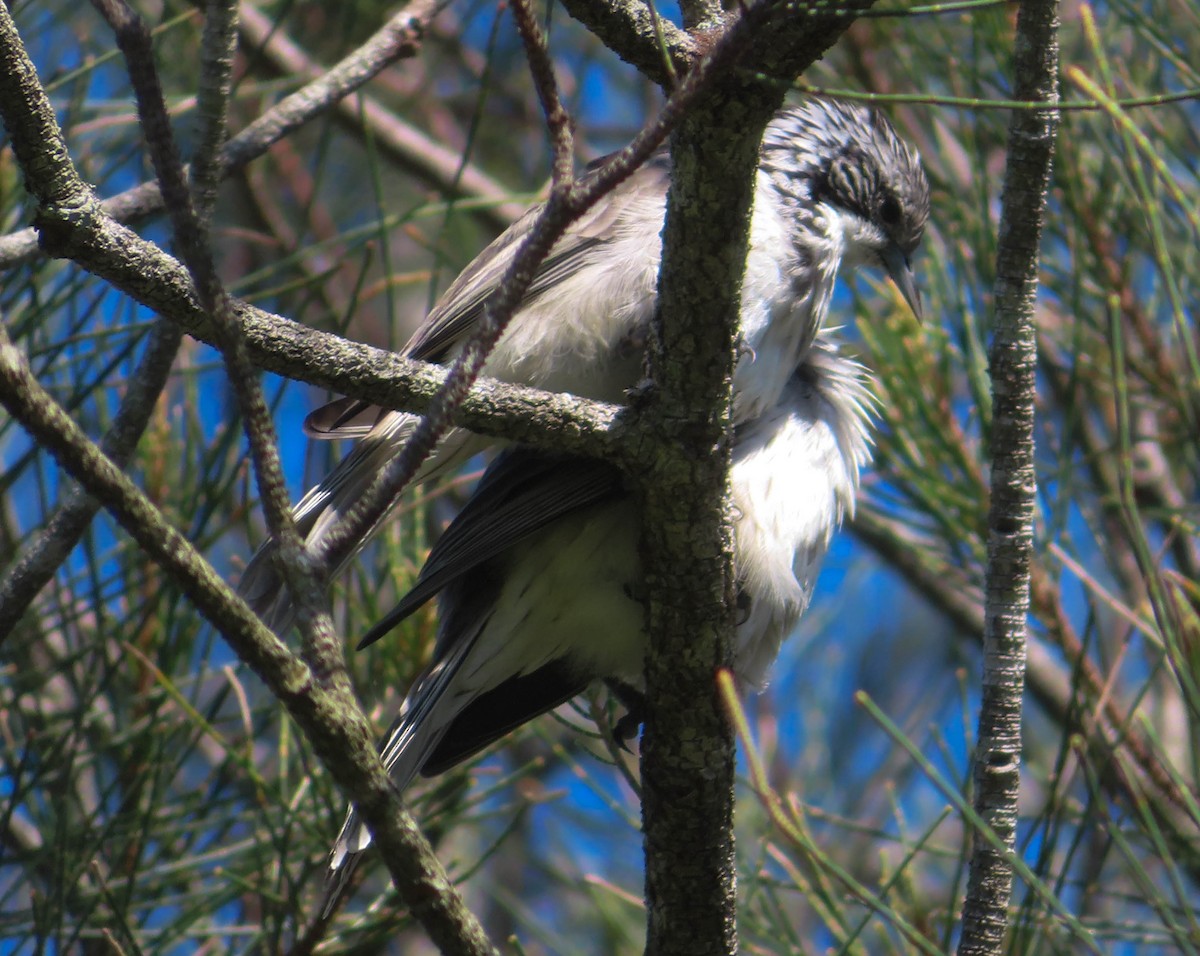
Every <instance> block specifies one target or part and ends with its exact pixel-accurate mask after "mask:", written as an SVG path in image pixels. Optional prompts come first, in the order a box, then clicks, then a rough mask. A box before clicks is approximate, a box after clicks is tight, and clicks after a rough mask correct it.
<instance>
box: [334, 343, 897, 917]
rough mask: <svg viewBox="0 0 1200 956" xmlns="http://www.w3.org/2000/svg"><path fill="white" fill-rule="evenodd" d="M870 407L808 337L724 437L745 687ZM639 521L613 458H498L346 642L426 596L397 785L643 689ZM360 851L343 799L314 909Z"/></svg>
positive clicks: (835, 497)
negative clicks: (787, 368) (795, 359)
mask: <svg viewBox="0 0 1200 956" xmlns="http://www.w3.org/2000/svg"><path fill="white" fill-rule="evenodd" d="M873 402H874V399H873V397H872V394H871V391H870V386H869V375H868V373H867V371H866V369H865V368H864V367H863V366H862V365H860V364H858V363H857V362H855V361H854V360H852V359H850V358H848V357H847V356H846V355H844V354H843V352H842V351H841V348H840V346H839V344H838V341H837V339H836V336H835V334H834V333H833V332H831V331H829V330H821V331H819V332H818V333H817V335H816V337H815V338H814V340H813V342H812V343H811V344H810V346H809V348H808V350H807V351H806V353H805V355H804V357H803V358H802V359H801V361H800V364H799V365H798V367H797V368H796V369H795V370H794V371H793V373H792V375H791V377H790V378H789V379H788V381H787V382H786V383H785V386H784V389H783V392H782V394H781V396H780V399H779V400H778V401H777V402H776V403H775V404H774V405H772V406H770V407H768V408H766V409H764V410H763V411H761V412H760V413H759V414H758V415H757V416H756V417H754V418H752V419H750V420H749V421H745V422H743V423H741V424H740V425H738V426H737V427H736V428H735V430H734V434H733V445H732V450H731V464H730V490H731V497H732V505H733V515H734V570H735V574H736V581H737V591H738V597H737V611H738V621H737V629H736V634H735V639H734V653H733V669H734V673H735V675H736V676H737V678H738V680H739V682H740V683H741V684H742V685H743V686H748V687H752V688H761V687H763V686H764V685H765V683H766V680H767V674H768V671H769V668H770V666H771V664H772V663H773V662H774V660H775V657H776V656H777V654H778V652H779V648H780V645H781V643H782V641H783V640H784V638H785V637H786V636H787V635H788V633H789V632H791V630H792V629H793V627H794V626H795V624H796V622H797V621H798V620H799V618H800V616H801V615H802V614H803V613H804V611H805V609H806V608H807V607H808V603H809V600H810V598H811V597H812V593H813V586H814V584H815V581H816V576H817V572H818V570H819V568H820V565H821V562H822V559H823V558H824V556H825V553H826V551H827V550H828V548H829V543H830V540H831V538H832V537H833V534H834V532H835V531H836V529H837V528H838V527H839V526H840V524H841V523H842V520H843V518H844V517H846V516H848V515H852V514H853V512H854V504H855V495H856V492H857V489H858V484H859V474H860V472H861V471H862V469H864V468H865V467H866V466H867V464H868V462H869V460H870V425H871V418H872V414H873ZM640 528H641V522H640V518H639V513H638V507H637V504H636V502H635V500H634V496H633V495H632V494H631V493H630V491H629V489H628V488H627V487H626V482H625V479H624V477H623V476H622V473H621V471H620V470H619V469H618V468H616V467H615V466H614V465H612V464H608V463H605V462H600V461H594V460H587V459H580V458H572V457H569V456H564V455H556V454H552V453H548V452H545V451H536V450H533V449H530V448H528V447H525V446H515V447H511V448H509V449H507V450H505V451H503V452H501V453H500V455H499V456H498V457H497V458H496V459H495V460H494V462H493V463H492V464H491V466H490V467H489V468H488V469H487V470H486V471H485V473H484V475H483V477H482V478H481V479H480V481H479V483H478V486H477V487H476V489H475V491H474V493H473V494H472V495H471V497H470V498H469V499H468V500H467V502H466V504H465V505H464V506H463V508H462V510H461V511H460V512H459V514H458V516H457V517H456V518H455V519H454V520H453V521H452V522H451V523H450V525H449V526H448V527H447V528H446V530H445V531H444V532H443V533H442V535H441V536H440V537H439V539H438V541H437V543H436V544H435V545H434V547H433V549H432V550H431V551H430V553H429V556H428V558H427V560H426V561H425V563H424V566H423V567H422V570H421V572H420V574H419V575H418V578H417V580H416V582H415V584H414V585H413V587H412V589H411V590H410V591H409V592H408V594H407V595H406V596H405V597H404V598H403V599H402V600H401V601H400V603H399V604H398V605H397V606H396V607H395V608H394V609H393V610H392V611H391V612H390V613H389V614H388V615H386V616H385V617H384V618H383V619H382V620H381V621H380V622H379V623H378V624H376V625H375V626H374V627H373V628H372V629H371V630H370V631H369V632H368V633H367V635H366V636H365V637H364V638H363V639H362V642H361V643H360V644H359V647H360V648H362V647H365V646H367V645H368V644H371V643H373V642H375V641H377V640H379V639H380V638H381V637H383V636H384V635H385V634H387V633H388V632H389V631H391V630H392V629H393V628H394V627H395V626H396V625H397V624H398V623H399V622H400V621H402V620H403V619H404V618H406V617H407V616H408V615H410V614H412V613H413V612H414V611H415V610H417V609H418V608H419V607H421V606H422V605H423V604H425V603H426V602H427V601H429V600H430V599H431V598H433V597H435V596H436V597H437V599H438V612H439V613H438V631H437V640H436V643H435V647H434V650H433V655H432V659H431V661H430V662H429V664H428V666H427V667H426V668H425V670H424V671H423V672H422V673H421V674H420V676H419V677H418V678H417V679H416V680H415V681H414V683H413V685H412V687H411V689H410V690H409V692H408V694H407V696H406V697H405V698H404V700H403V703H402V704H401V707H400V711H399V715H398V716H397V718H396V720H395V721H394V723H393V724H392V726H391V728H390V729H389V731H388V732H387V734H386V735H385V736H384V737H383V739H382V741H381V743H380V756H381V758H382V760H383V762H384V765H385V766H386V767H387V769H388V771H389V772H390V774H391V776H392V779H393V781H394V783H395V785H396V786H397V787H398V788H399V789H400V790H401V792H403V790H404V789H405V788H407V787H408V785H409V784H410V783H411V782H412V780H413V778H414V777H415V776H416V775H417V774H423V775H425V776H433V775H436V774H440V773H442V772H443V771H445V770H447V769H449V768H450V767H452V766H454V765H455V764H457V763H459V762H461V761H462V760H464V759H466V758H467V757H470V756H471V755H473V754H475V753H476V752H478V751H479V750H480V749H482V748H484V747H486V746H487V745H489V744H491V743H493V742H494V741H496V740H497V739H499V738H500V737H502V736H504V735H505V734H507V733H508V732H509V731H511V730H513V729H514V728H516V727H517V726H519V725H521V724H523V723H525V722H526V721H528V720H531V719H532V718H534V717H536V716H538V715H539V714H542V713H544V712H546V711H548V710H551V709H553V708H555V707H557V706H558V705H559V704H562V703H564V702H565V701H567V700H570V699H571V698H572V697H575V696H576V695H578V694H580V693H582V692H583V691H584V690H585V689H586V688H587V687H588V686H589V684H591V683H592V682H593V681H596V680H600V679H603V680H606V681H609V682H610V683H615V684H616V685H617V686H618V687H621V688H625V691H624V693H618V697H619V699H621V700H622V701H623V702H626V703H628V702H629V698H630V690H632V692H633V693H632V696H633V697H634V698H637V697H638V696H639V695H640V691H639V690H638V688H639V686H640V685H641V683H642V666H643V659H644V657H645V654H646V649H647V646H648V641H647V637H646V632H645V606H644V603H643V591H644V587H643V582H642V572H641V561H640V557H639V550H638V537H639V533H640ZM639 722H640V716H639V717H638V718H637V719H635V720H634V724H635V726H636V724H637V723H639ZM622 723H625V720H623V721H622ZM369 844H370V835H369V834H368V832H367V830H366V828H365V827H364V826H363V825H362V823H361V822H360V821H359V819H358V815H357V812H356V811H355V810H354V809H353V808H351V809H350V811H349V813H348V815H347V818H346V822H345V824H344V826H343V828H342V831H341V833H340V835H339V837H338V839H337V842H336V843H335V845H334V847H333V851H332V853H331V855H330V870H329V877H330V879H329V881H328V888H327V892H326V907H325V910H326V912H329V911H330V910H331V909H332V906H333V903H334V902H335V901H336V900H337V899H338V897H339V896H340V894H341V892H342V889H343V887H344V885H345V882H346V880H347V879H348V878H349V875H350V874H351V872H353V869H354V866H355V863H356V861H357V859H358V858H359V856H360V854H361V853H362V852H363V851H364V850H366V848H367V847H368V846H369Z"/></svg>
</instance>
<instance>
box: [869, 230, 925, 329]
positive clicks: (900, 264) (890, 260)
mask: <svg viewBox="0 0 1200 956" xmlns="http://www.w3.org/2000/svg"><path fill="white" fill-rule="evenodd" d="M880 259H882V260H883V267H884V268H885V269H887V274H888V275H889V276H891V278H892V281H893V282H894V283H896V288H897V289H899V290H900V294H901V295H902V296H904V301H905V302H907V303H908V307H909V308H910V309H912V310H913V315H915V316H916V317H917V321H918V322H923V321H925V314H924V312H922V310H921V293H920V292H918V291H917V280H916V279H915V278H914V276H913V271H912V263H911V262H909V261H908V256H906V255H905V254H904V253H903V252H901V251H900V249H899V247H897V246H888V248H887V249H885V250H884V252H883V254H882V255H881V256H880Z"/></svg>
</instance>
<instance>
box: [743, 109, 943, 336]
mask: <svg viewBox="0 0 1200 956" xmlns="http://www.w3.org/2000/svg"><path fill="white" fill-rule="evenodd" d="M763 168H764V170H765V171H766V172H767V173H768V175H770V176H771V178H772V181H773V182H774V183H775V184H776V186H777V187H778V188H779V190H780V192H781V193H782V194H784V195H785V196H786V197H790V198H791V199H793V200H794V201H795V206H796V228H797V229H798V230H799V232H798V236H799V238H800V243H801V244H805V237H806V235H807V236H809V237H812V236H813V235H814V234H823V237H825V236H828V234H829V233H830V232H832V231H833V230H838V231H840V233H841V235H840V237H838V238H840V239H841V242H842V245H843V263H844V264H845V265H847V266H855V265H867V266H878V267H880V268H882V269H884V270H885V271H886V272H887V273H888V275H889V276H891V278H892V280H893V281H894V282H895V283H896V285H897V287H898V288H899V289H900V292H901V293H902V294H903V295H904V298H905V300H906V301H907V302H908V304H909V306H911V308H912V310H913V312H914V313H915V314H916V315H917V317H918V318H920V317H921V298H920V295H919V294H918V292H917V286H916V282H915V281H914V279H913V272H912V256H913V253H915V252H916V249H917V246H918V245H919V244H920V242H921V237H922V235H923V234H924V232H925V223H926V221H927V220H928V219H929V183H928V181H927V180H926V179H925V172H924V170H922V168H921V160H920V157H919V156H918V155H917V153H916V150H914V149H912V148H911V147H910V146H909V145H908V144H907V143H905V142H904V141H903V140H902V139H901V138H900V137H899V136H898V135H897V134H896V130H895V129H894V128H893V127H892V124H891V123H889V122H888V120H887V119H886V118H885V117H884V116H883V114H882V113H879V112H877V111H876V110H873V109H868V108H867V107H864V106H860V105H858V104H854V103H847V102H841V101H839V100H830V99H825V98H822V97H810V98H808V99H807V100H805V101H804V102H803V104H801V105H799V106H796V107H792V108H789V109H786V110H784V111H783V112H781V113H780V114H779V115H778V116H777V117H776V118H775V120H773V121H772V123H771V124H770V125H769V126H768V127H767V135H766V137H765V138H764V140H763Z"/></svg>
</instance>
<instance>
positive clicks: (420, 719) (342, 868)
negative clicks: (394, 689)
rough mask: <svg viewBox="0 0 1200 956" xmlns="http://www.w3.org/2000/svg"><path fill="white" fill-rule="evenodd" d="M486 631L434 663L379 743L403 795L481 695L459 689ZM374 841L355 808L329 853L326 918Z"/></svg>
mask: <svg viewBox="0 0 1200 956" xmlns="http://www.w3.org/2000/svg"><path fill="white" fill-rule="evenodd" d="M481 629H482V628H477V629H474V630H473V631H472V633H470V634H466V635H463V636H462V637H461V638H459V639H457V640H455V641H453V642H451V645H450V647H449V648H446V650H447V653H445V654H444V655H443V656H441V657H439V658H437V659H435V660H434V661H433V663H432V664H430V666H429V668H428V669H427V670H426V671H425V672H424V673H423V674H422V675H421V677H420V678H418V680H417V682H416V684H415V685H414V686H413V689H412V690H410V691H409V693H408V696H407V697H406V698H405V699H404V703H403V704H401V706H400V713H399V714H397V716H396V719H395V720H394V721H393V722H392V726H391V727H390V728H389V729H388V732H387V733H386V734H385V735H384V737H383V739H382V741H381V742H380V744H379V757H380V759H381V760H382V761H383V765H384V767H386V768H387V771H388V773H389V774H391V777H392V782H393V783H394V784H395V786H396V789H397V790H399V791H400V792H401V793H403V792H404V791H405V790H406V789H407V788H408V785H409V784H410V783H411V782H412V780H413V778H414V777H415V776H416V775H417V774H418V773H420V771H421V768H422V767H424V766H425V762H426V761H427V760H428V759H429V756H430V754H432V753H433V752H434V751H435V750H436V748H437V746H438V744H439V743H440V742H441V740H442V737H444V736H445V734H446V731H447V730H449V729H450V725H451V724H452V723H453V722H454V718H455V717H457V716H458V715H459V713H461V712H462V710H463V708H464V707H466V706H467V704H469V703H470V702H471V701H472V700H473V699H474V697H475V696H476V695H475V693H474V692H472V691H471V690H469V689H466V688H457V687H455V686H454V678H455V675H456V674H457V673H458V671H459V668H460V667H461V666H462V663H463V661H464V660H465V659H466V657H467V655H468V654H469V653H470V651H471V648H472V647H473V646H474V645H475V639H476V638H477V637H478V635H479V633H480V630H481ZM440 643H441V642H439V644H440ZM370 845H371V834H370V833H369V832H368V830H367V828H366V826H365V825H364V824H363V822H362V820H360V819H359V816H358V811H357V810H356V809H355V808H354V807H351V808H350V810H349V812H348V813H347V814H346V822H345V823H343V824H342V830H341V832H340V833H339V834H338V838H337V840H336V841H334V844H333V849H332V850H331V851H330V853H329V873H328V874H327V876H326V881H325V882H326V889H325V902H324V907H323V910H322V915H323V916H328V915H329V913H330V912H331V911H332V910H333V907H334V906H335V905H336V903H337V900H338V898H339V897H340V896H341V894H342V891H343V890H344V889H345V887H346V884H347V883H348V882H349V880H350V876H351V875H352V874H353V872H354V868H355V866H356V865H357V864H358V859H359V857H360V856H361V855H362V853H363V851H364V850H366V849H367V847H369V846H370Z"/></svg>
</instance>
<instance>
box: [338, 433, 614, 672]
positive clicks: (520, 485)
mask: <svg viewBox="0 0 1200 956" xmlns="http://www.w3.org/2000/svg"><path fill="white" fill-rule="evenodd" d="M623 491H624V485H623V482H622V480H621V473H620V471H619V470H618V469H617V468H616V467H614V466H613V465H610V464H607V463H605V462H600V461H592V460H589V459H583V458H570V457H566V456H560V455H547V454H545V453H542V452H537V451H534V450H533V449H529V448H521V447H518V448H511V449H509V450H508V451H506V452H504V453H503V454H501V455H500V456H499V457H498V458H497V459H496V461H495V462H493V463H492V465H491V466H490V467H489V468H488V470H487V471H486V472H484V475H483V477H482V478H481V479H480V481H479V485H478V487H476V489H475V492H474V494H472V495H471V498H470V499H469V500H468V501H467V504H466V505H465V506H464V507H463V509H462V511H460V512H459V514H458V516H457V517H456V518H455V519H454V520H453V521H452V522H451V523H450V525H449V527H447V528H446V530H445V531H444V532H442V535H441V537H440V538H439V539H438V542H437V544H436V545H434V547H433V550H432V551H430V553H429V557H428V558H427V559H426V561H425V566H424V567H423V568H422V569H421V574H420V576H419V577H418V578H417V582H416V584H414V585H413V588H412V590H411V591H409V592H408V594H406V595H405V596H404V597H403V598H402V599H401V601H400V603H399V604H397V605H396V607H394V608H393V609H392V610H391V611H390V612H389V613H388V614H387V615H386V616H385V617H384V618H383V620H381V621H380V622H379V623H378V624H376V625H375V626H374V627H372V628H371V630H370V631H368V632H367V634H366V636H365V637H363V639H362V640H361V641H360V642H359V644H358V646H359V649H362V648H364V647H366V646H367V645H369V644H372V643H373V642H375V641H377V640H379V638H381V637H383V635H384V634H386V633H387V632H388V631H390V630H391V629H392V628H394V627H395V626H396V625H397V624H399V623H400V622H401V621H402V620H404V618H406V617H408V616H409V615H410V614H412V613H413V612H414V611H415V610H417V608H419V607H420V606H421V605H422V604H424V603H425V602H426V601H428V600H429V599H430V598H432V597H433V596H434V595H435V594H437V593H438V592H439V591H441V590H442V588H444V587H446V585H448V584H449V583H450V582H452V581H454V580H456V579H457V578H459V577H461V576H462V575H464V574H466V573H468V572H469V571H471V570H473V569H475V568H477V567H478V566H479V565H481V564H483V563H484V562H485V561H488V560H490V559H492V558H494V557H496V556H497V555H500V554H502V553H503V552H505V551H506V550H508V549H509V548H511V547H512V546H513V545H514V544H516V543H517V542H518V541H521V540H522V539H523V538H526V537H528V536H529V535H531V534H533V533H534V532H536V531H538V530H539V529H541V528H543V527H545V526H546V525H547V524H550V523H551V522H553V521H555V520H557V519H558V518H561V517H562V516H563V515H567V514H570V513H571V512H573V511H578V510H579V509H581V508H586V507H588V506H590V505H595V504H599V503H600V502H602V501H606V500H608V499H610V498H613V497H616V496H617V495H620V494H622V493H623Z"/></svg>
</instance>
